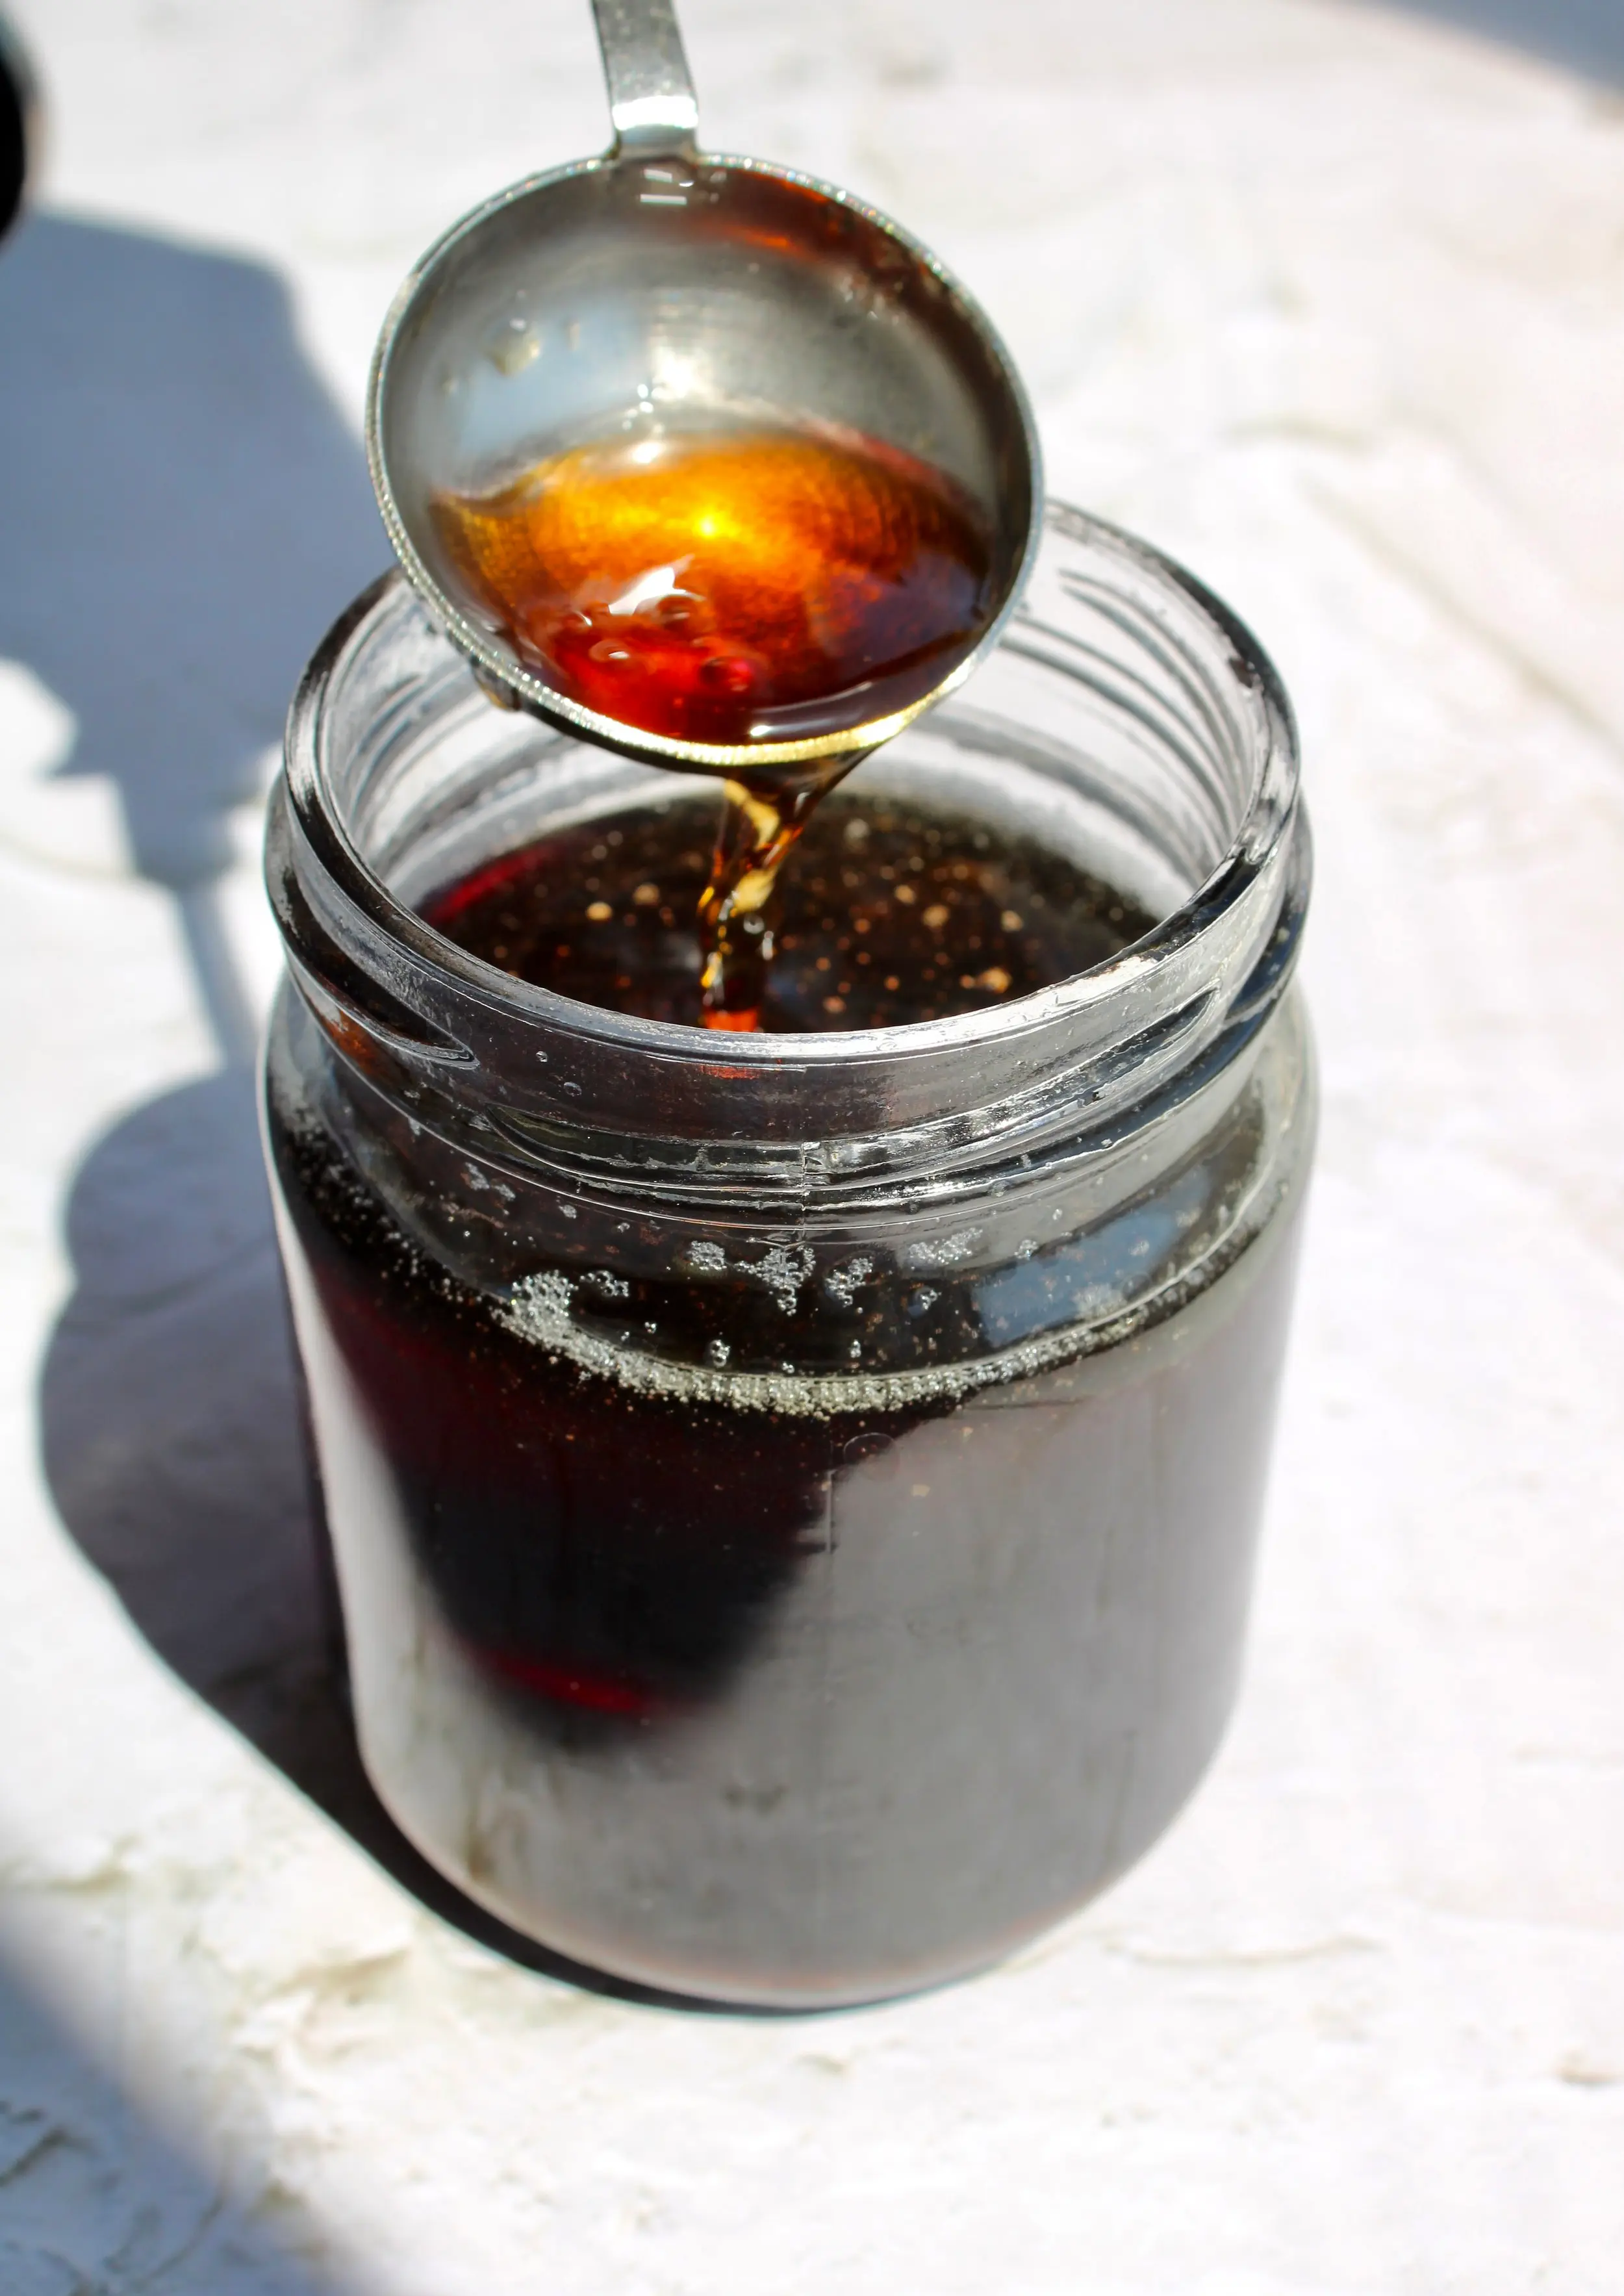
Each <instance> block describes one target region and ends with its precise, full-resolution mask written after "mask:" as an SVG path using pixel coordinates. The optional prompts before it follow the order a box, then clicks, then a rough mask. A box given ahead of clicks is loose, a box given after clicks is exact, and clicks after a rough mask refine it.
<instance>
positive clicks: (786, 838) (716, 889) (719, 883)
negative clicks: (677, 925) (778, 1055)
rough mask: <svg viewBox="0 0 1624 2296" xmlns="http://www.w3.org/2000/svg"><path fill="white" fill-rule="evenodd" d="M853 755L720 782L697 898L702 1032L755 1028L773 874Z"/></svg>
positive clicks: (769, 941) (769, 943)
mask: <svg viewBox="0 0 1624 2296" xmlns="http://www.w3.org/2000/svg"><path fill="white" fill-rule="evenodd" d="M868 754H869V753H868V751H867V750H859V751H857V752H855V753H851V754H848V755H846V756H844V757H837V758H825V759H820V760H819V761H818V762H817V763H816V764H815V765H812V766H808V767H803V768H802V769H801V771H800V773H799V774H795V775H789V774H782V773H780V774H771V775H768V774H757V775H741V776H740V777H739V778H738V779H737V780H729V781H728V782H727V783H726V784H725V791H726V794H725V798H724V802H723V807H722V818H721V821H720V823H719V824H718V829H717V839H716V850H715V852H714V853H713V854H712V856H711V861H710V882H709V884H708V885H707V886H706V888H705V890H704V891H703V893H701V896H700V904H699V918H698V922H699V946H700V964H701V971H700V1006H701V1017H702V1019H703V1021H704V1023H705V1026H706V1028H708V1029H732V1030H734V1031H735V1032H737V1033H741V1034H742V1033H744V1032H746V1031H748V1030H750V1029H756V1028H759V1026H760V1015H761V1006H762V1003H763V1000H764V998H765V996H766V990H767V967H768V966H769V965H770V964H771V963H772V961H773V955H774V947H773V922H772V913H771V902H772V898H773V894H774V891H775V889H776V886H777V883H778V873H779V871H780V870H781V869H782V867H783V864H784V862H785V861H786V860H787V858H788V857H789V855H790V853H791V849H793V847H794V845H795V843H796V841H797V840H798V839H799V838H800V832H801V831H802V830H803V829H804V828H805V827H806V825H807V823H808V821H809V820H810V818H811V816H812V814H813V812H814V810H815V808H816V807H818V806H819V805H821V804H822V802H823V800H824V798H825V797H827V796H828V794H829V791H831V790H832V789H833V787H834V785H835V783H837V782H839V781H842V780H844V778H845V776H846V775H848V774H849V772H850V771H851V768H852V767H853V766H855V765H857V763H858V762H859V761H860V759H861V758H864V757H866V756H867V755H868Z"/></svg>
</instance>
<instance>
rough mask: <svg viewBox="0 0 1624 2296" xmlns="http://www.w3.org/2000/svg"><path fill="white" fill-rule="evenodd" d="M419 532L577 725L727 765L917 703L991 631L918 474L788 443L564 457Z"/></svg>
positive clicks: (823, 445)
mask: <svg viewBox="0 0 1624 2296" xmlns="http://www.w3.org/2000/svg"><path fill="white" fill-rule="evenodd" d="M434 514H435V517H436V520H437V521H438V523H439V529H440V532H441V535H442V537H444V540H445V543H446V545H447V549H448V551H449V552H450V553H451V555H452V558H453V560H454V561H455V564H456V565H457V566H458V567H459V569H460V570H461V571H462V574H463V579H464V580H465V581H466V583H467V584H468V586H469V589H470V591H471V593H472V595H473V596H474V597H475V598H476V599H477V600H478V601H479V603H480V604H481V605H482V606H483V607H484V608H485V609H486V611H488V612H489V613H490V614H492V615H493V616H494V617H495V618H496V620H497V622H498V623H499V624H500V626H501V627H502V629H503V631H504V634H505V635H506V637H507V639H508V641H509V643H510V644H512V645H513V648H514V650H515V652H517V653H518V654H519V655H520V657H521V659H522V660H528V661H529V662H530V663H532V664H534V665H535V666H536V667H537V668H540V669H541V670H542V671H543V672H544V674H545V676H547V677H548V678H549V679H550V680H551V681H552V683H554V685H556V686H557V687H558V688H559V690H560V691H561V692H562V693H565V694H567V695H568V696H570V698H571V699H572V700H575V701H579V702H582V703H584V704H585V705H586V707H588V708H590V709H595V710H598V711H601V712H602V713H603V715H604V716H605V717H613V718H617V719H619V722H620V723H621V724H623V725H626V726H636V727H638V728H641V729H642V730H644V732H648V733H652V734H660V735H663V736H665V737H667V738H669V739H676V740H683V741H692V742H712V743H717V744H726V745H742V744H746V743H749V742H761V741H775V740H798V739H802V738H807V739H812V738H816V736H818V735H820V734H835V733H839V732H841V731H843V730H846V729H847V728H849V727H850V726H858V725H865V724H868V723H870V722H871V721H873V720H874V719H877V718H881V717H887V716H889V715H890V714H891V713H892V712H893V711H895V710H898V709H906V707H907V706H908V705H909V704H910V703H912V702H915V701H920V700H922V699H923V696H924V695H925V694H927V693H930V692H931V690H932V689H933V688H934V687H935V686H936V685H939V683H940V682H941V680H942V679H943V678H944V677H945V676H947V674H948V673H949V671H950V670H951V669H952V668H954V666H955V665H956V662H957V661H959V660H963V659H964V655H965V654H967V653H968V652H970V651H971V649H972V647H973V646H974V644H976V642H977V640H978V639H979V637H980V635H981V633H982V632H983V630H984V629H985V628H986V627H987V626H988V621H989V620H990V619H991V616H992V611H993V604H994V601H993V591H992V581H991V553H990V547H989V538H988V534H987V531H986V529H985V526H984V524H983V522H982V521H981V520H980V517H979V516H978V514H977V512H975V510H974V509H973V507H972V504H970V502H969V500H968V498H967V497H966V496H964V495H963V494H962V492H961V491H960V489H959V488H957V487H956V485H955V484H954V482H953V481H952V480H950V479H948V478H947V476H946V475H945V474H944V473H942V472H940V471H937V470H934V469H933V468H932V467H931V465H930V464H929V463H923V462H921V461H919V460H917V459H916V458H915V457H914V456H911V455H906V454H904V453H903V452H901V451H900V450H899V449H898V448H896V447H889V446H884V445H882V444H881V443H880V442H879V441H877V440H872V439H857V438H856V437H849V436H845V435H834V434H831V433H828V432H824V431H821V430H820V431H813V430H789V429H778V430H772V429H756V430H718V431H693V432H688V433H678V434H676V435H669V434H668V435H663V436H658V437H644V438H637V439H632V438H619V439H609V440H605V441H603V442H601V443H597V444H594V445H589V446H584V447H571V448H570V450H569V451H568V452H567V453H564V454H561V455H553V456H550V457H549V458H548V459H547V460H545V461H544V462H540V463H537V464H536V465H535V466H534V467H533V468H532V469H530V470H529V471H525V472H524V473H523V474H522V475H521V477H519V478H517V479H515V480H512V481H511V482H509V483H508V484H506V485H504V486H503V487H501V488H498V489H496V491H494V492H492V493H488V494H482V495H463V494H450V493H447V494H442V495H440V496H437V497H436V500H435V504H434Z"/></svg>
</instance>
